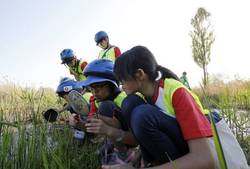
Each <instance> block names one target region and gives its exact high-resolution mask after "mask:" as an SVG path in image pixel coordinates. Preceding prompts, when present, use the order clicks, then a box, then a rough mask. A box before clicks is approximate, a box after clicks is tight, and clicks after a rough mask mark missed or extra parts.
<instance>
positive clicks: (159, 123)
mask: <svg viewBox="0 0 250 169" xmlns="http://www.w3.org/2000/svg"><path fill="white" fill-rule="evenodd" d="M122 113H123V116H124V117H125V119H126V121H127V123H128V126H129V127H130V128H131V130H132V132H133V134H134V136H135V138H136V140H137V141H138V143H139V144H140V147H141V150H142V153H143V158H144V160H146V161H147V162H150V163H152V162H153V163H157V164H162V163H165V162H168V161H169V158H168V156H169V157H170V159H171V160H175V159H177V158H179V157H181V156H183V155H185V154H187V153H188V152H189V149H188V145H187V142H186V141H185V140H184V139H183V136H182V132H181V130H180V126H179V124H178V122H177V121H176V119H175V118H173V117H170V116H168V115H166V114H164V113H163V112H161V111H160V109H159V108H157V107H156V106H154V105H150V104H146V103H145V102H144V101H143V100H142V99H141V98H140V97H139V96H137V95H129V96H128V97H127V98H126V99H125V100H124V101H123V104H122Z"/></svg>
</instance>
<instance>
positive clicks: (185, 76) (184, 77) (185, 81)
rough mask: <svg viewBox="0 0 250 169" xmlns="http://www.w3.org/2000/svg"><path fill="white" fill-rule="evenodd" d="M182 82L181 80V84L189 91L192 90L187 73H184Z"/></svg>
mask: <svg viewBox="0 0 250 169" xmlns="http://www.w3.org/2000/svg"><path fill="white" fill-rule="evenodd" d="M180 80H181V83H183V84H184V85H185V86H186V87H187V88H188V89H189V90H191V88H190V86H189V83H188V78H187V72H183V73H182V76H181V77H180Z"/></svg>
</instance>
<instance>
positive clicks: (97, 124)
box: [85, 118, 109, 135]
mask: <svg viewBox="0 0 250 169" xmlns="http://www.w3.org/2000/svg"><path fill="white" fill-rule="evenodd" d="M85 127H86V129H87V132H89V133H96V134H105V135H106V134H107V132H108V129H109V126H108V125H107V124H106V123H104V122H103V120H101V119H97V118H89V119H87V123H86V124H85Z"/></svg>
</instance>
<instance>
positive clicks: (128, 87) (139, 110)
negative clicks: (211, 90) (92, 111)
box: [102, 46, 215, 169]
mask: <svg viewBox="0 0 250 169" xmlns="http://www.w3.org/2000/svg"><path fill="white" fill-rule="evenodd" d="M114 73H115V76H116V77H117V79H118V80H119V81H120V82H121V83H122V88H123V90H124V91H125V92H126V94H127V95H128V96H127V98H125V99H124V101H123V104H122V107H121V108H122V114H123V116H124V117H125V119H126V121H127V123H128V126H129V128H130V130H131V131H132V133H133V137H134V138H136V141H137V142H138V144H139V145H140V149H141V152H142V157H143V161H144V163H142V166H141V167H143V168H144V167H145V168H148V167H149V168H152V169H153V168H155V169H156V168H157V169H205V168H207V169H212V168H214V165H215V164H214V158H213V157H214V156H213V153H212V150H211V148H210V146H209V143H208V140H209V139H210V138H211V137H212V129H211V126H210V123H209V121H208V119H207V118H206V116H205V115H204V114H203V112H202V109H201V107H200V106H199V104H198V103H197V102H196V100H195V99H194V98H193V96H192V94H191V92H190V91H189V90H187V88H186V87H184V85H183V84H182V83H181V82H180V81H179V79H178V77H177V76H176V75H175V74H174V73H173V72H171V71H170V70H168V69H166V68H164V67H161V66H159V65H158V64H157V62H156V60H155V58H154V56H153V54H152V53H151V52H150V51H149V50H148V49H147V48H146V47H143V46H136V47H133V48H132V49H130V50H128V51H126V52H124V53H123V54H122V55H121V56H120V57H119V58H118V59H117V60H116V61H115V65H114ZM136 92H140V93H141V94H142V95H143V96H144V98H145V99H144V100H143V99H141V98H140V97H138V96H136V95H134V94H135V93H136ZM127 105H132V106H130V107H129V109H128V108H127ZM124 139H125V138H124ZM126 139H128V138H126ZM102 168H103V169H118V168H119V169H133V168H134V167H133V166H131V165H130V164H116V165H103V166H102Z"/></svg>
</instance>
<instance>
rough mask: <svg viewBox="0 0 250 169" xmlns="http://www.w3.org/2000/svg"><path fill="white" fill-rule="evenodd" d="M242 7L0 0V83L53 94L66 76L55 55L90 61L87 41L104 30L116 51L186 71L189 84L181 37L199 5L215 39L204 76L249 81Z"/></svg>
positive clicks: (156, 0) (211, 0)
mask: <svg viewBox="0 0 250 169" xmlns="http://www.w3.org/2000/svg"><path fill="white" fill-rule="evenodd" d="M249 6H250V1H249V0H219V1H218V0H174V1H173V0H105V1H103V0H0V25H1V26H0V52H1V54H0V59H1V60H0V83H4V82H5V81H11V82H14V83H16V84H18V85H21V86H26V87H27V86H28V87H40V86H42V87H51V88H56V87H57V85H58V82H59V80H60V78H61V77H65V76H70V75H69V72H68V70H67V69H66V67H65V66H64V65H62V64H61V60H60V52H61V51H62V50H63V49H64V48H71V49H73V50H74V52H75V54H76V56H77V57H78V58H82V59H84V60H86V61H87V62H90V61H92V60H94V59H96V58H97V56H98V53H99V51H100V48H99V47H98V46H96V45H95V42H94V35H95V33H96V32H98V31H100V30H104V31H106V32H107V33H108V35H109V39H110V43H111V44H113V45H116V46H118V47H119V48H120V49H121V51H122V52H124V51H126V50H128V49H130V48H132V47H133V46H136V45H143V46H146V47H148V49H149V50H151V51H152V53H153V54H154V56H155V57H156V60H157V61H158V64H160V65H162V66H164V67H167V68H169V69H171V70H173V71H174V72H175V73H176V74H177V75H179V76H181V74H182V72H183V71H186V72H187V76H188V79H189V83H190V85H191V87H192V86H197V85H199V83H200V82H201V78H202V69H201V68H200V67H198V66H197V65H196V64H195V62H194V61H193V58H192V50H191V37H190V36H189V34H190V31H191V30H192V26H191V24H190V23H191V19H192V18H193V17H194V15H195V14H196V12H197V9H198V8H199V7H204V8H205V9H206V10H207V11H208V12H210V14H211V17H210V21H211V25H212V28H213V31H214V35H215V42H214V44H213V45H212V49H211V62H210V63H209V65H208V72H209V73H210V74H214V75H217V76H220V77H223V78H224V79H225V80H230V79H234V78H235V77H236V76H237V77H240V78H243V79H249V78H250V76H249V75H250V69H249V65H250V64H249V56H250V50H249V48H250V43H249V40H250V21H249V16H250V10H249Z"/></svg>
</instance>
